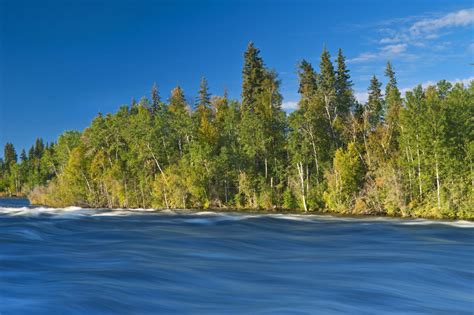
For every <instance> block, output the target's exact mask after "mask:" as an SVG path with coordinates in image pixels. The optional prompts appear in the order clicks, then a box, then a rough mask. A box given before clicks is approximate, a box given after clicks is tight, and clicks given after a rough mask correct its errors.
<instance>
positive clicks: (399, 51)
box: [347, 44, 413, 63]
mask: <svg viewBox="0 0 474 315" xmlns="http://www.w3.org/2000/svg"><path fill="white" fill-rule="evenodd" d="M406 50H407V44H396V45H385V46H382V47H380V48H379V50H378V51H377V52H366V53H362V54H360V55H359V56H357V57H355V58H352V59H349V60H348V61H347V62H349V63H358V62H366V61H369V60H379V59H392V58H394V57H397V56H402V55H403V56H405V57H413V56H411V55H408V54H406V53H405V51H406Z"/></svg>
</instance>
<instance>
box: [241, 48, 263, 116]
mask: <svg viewBox="0 0 474 315" xmlns="http://www.w3.org/2000/svg"><path fill="white" fill-rule="evenodd" d="M265 74H266V70H265V67H264V64H263V60H262V58H261V57H260V50H258V49H257V48H255V47H254V45H253V43H252V42H250V43H249V44H248V46H247V50H246V51H245V53H244V67H243V70H242V110H243V111H252V110H253V109H254V106H255V101H256V98H257V95H258V94H260V93H261V90H262V82H263V80H264V79H265Z"/></svg>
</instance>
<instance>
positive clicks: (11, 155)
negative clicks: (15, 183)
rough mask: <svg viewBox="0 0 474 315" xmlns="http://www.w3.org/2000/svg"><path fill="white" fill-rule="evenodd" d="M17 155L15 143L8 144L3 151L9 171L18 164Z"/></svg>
mask: <svg viewBox="0 0 474 315" xmlns="http://www.w3.org/2000/svg"><path fill="white" fill-rule="evenodd" d="M17 158H18V157H17V154H16V151H15V147H14V146H13V143H10V142H7V143H6V144H5V148H4V150H3V159H4V163H5V166H6V168H7V170H9V169H10V167H11V165H12V164H14V163H16V162H17Z"/></svg>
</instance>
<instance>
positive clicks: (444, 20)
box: [349, 9, 474, 63]
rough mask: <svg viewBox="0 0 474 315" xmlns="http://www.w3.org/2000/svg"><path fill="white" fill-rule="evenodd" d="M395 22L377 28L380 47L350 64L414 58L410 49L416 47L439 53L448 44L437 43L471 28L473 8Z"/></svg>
mask: <svg viewBox="0 0 474 315" xmlns="http://www.w3.org/2000/svg"><path fill="white" fill-rule="evenodd" d="M397 21H398V22H397V23H391V24H388V25H384V26H383V27H382V28H380V29H379V32H380V33H381V34H384V36H383V37H382V38H381V39H378V40H376V42H377V43H379V45H380V46H379V47H378V48H377V50H375V51H369V52H363V53H361V54H359V55H358V56H356V57H355V58H352V59H349V62H359V63H360V62H366V61H371V60H375V59H393V58H396V57H407V56H413V54H411V53H410V51H411V50H410V48H415V47H417V48H430V49H431V48H433V49H434V50H438V51H439V50H442V49H443V48H446V47H447V45H440V43H439V41H438V42H437V41H436V40H437V39H438V38H440V37H442V36H444V35H446V34H448V33H449V32H450V31H451V29H453V28H455V27H469V26H472V25H474V9H464V10H459V11H455V12H450V13H447V14H444V15H442V16H437V17H418V18H416V17H410V18H409V19H405V20H397Z"/></svg>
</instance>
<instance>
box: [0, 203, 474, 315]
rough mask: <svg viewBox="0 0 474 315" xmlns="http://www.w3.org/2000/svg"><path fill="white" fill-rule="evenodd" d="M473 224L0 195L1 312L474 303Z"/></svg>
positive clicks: (404, 309)
mask: <svg viewBox="0 0 474 315" xmlns="http://www.w3.org/2000/svg"><path fill="white" fill-rule="evenodd" d="M473 312H474V224H473V223H472V222H467V221H454V222H437V221H430V220H421V219H418V220H403V219H390V218H376V217H374V218H365V217H364V218H349V217H333V216H322V215H294V214H256V213H232V212H222V213H219V212H204V211H201V212H196V211H187V210H174V211H170V210H168V211H165V210H162V211H159V210H147V209H138V210H126V209H115V210H105V209H101V210H98V209H94V210H93V209H81V208H75V207H70V208H64V209H57V208H46V207H32V206H30V205H29V204H28V202H27V201H26V200H22V199H0V314H1V315H6V314H473Z"/></svg>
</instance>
